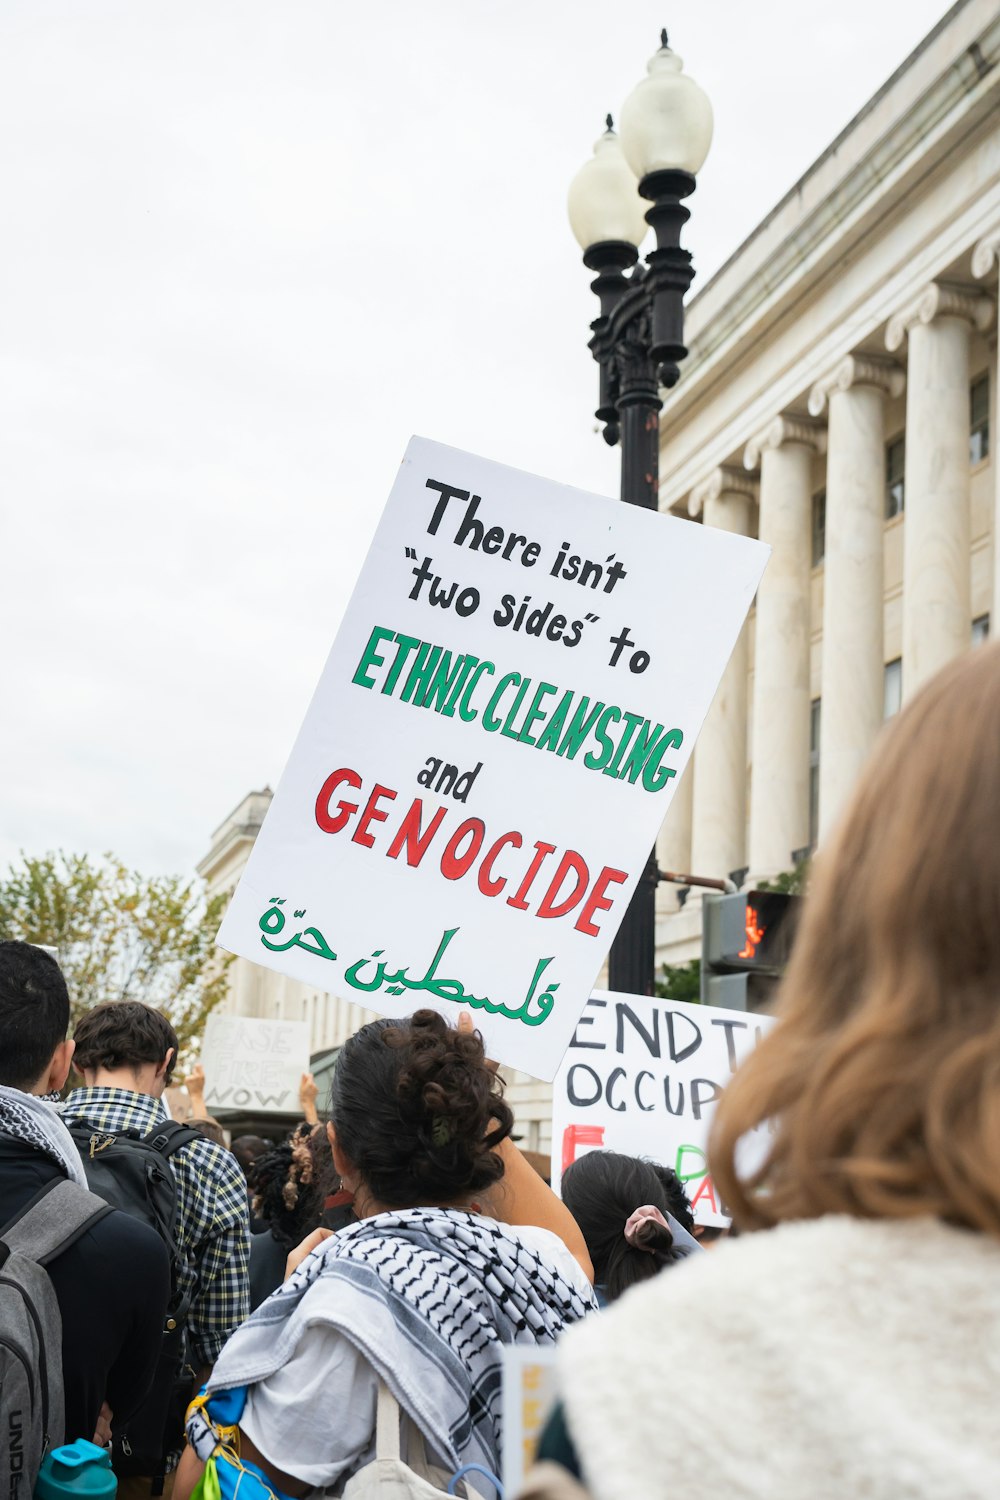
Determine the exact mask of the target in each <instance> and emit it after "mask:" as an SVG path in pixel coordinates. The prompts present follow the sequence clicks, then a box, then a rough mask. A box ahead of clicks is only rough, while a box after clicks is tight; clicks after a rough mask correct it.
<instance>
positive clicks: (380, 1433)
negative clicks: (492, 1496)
mask: <svg viewBox="0 0 1000 1500" xmlns="http://www.w3.org/2000/svg"><path fill="white" fill-rule="evenodd" d="M401 1421H402V1422H405V1423H406V1424H407V1439H406V1449H407V1453H408V1455H409V1457H410V1459H411V1460H412V1462H411V1463H404V1462H403V1459H402V1457H401V1455H400V1446H399V1431H400V1423H401ZM451 1477H452V1476H451V1475H450V1474H449V1473H448V1472H447V1471H446V1470H444V1469H439V1468H437V1467H436V1466H435V1465H433V1464H431V1463H430V1462H429V1460H428V1458H427V1448H426V1445H425V1443H424V1437H423V1433H422V1432H421V1431H420V1429H419V1428H418V1427H417V1425H416V1423H415V1422H413V1421H412V1420H411V1418H410V1417H409V1416H407V1414H406V1413H405V1412H404V1411H403V1410H402V1408H401V1407H400V1405H399V1402H398V1401H397V1400H396V1398H395V1396H394V1395H393V1394H392V1392H391V1391H390V1389H389V1387H388V1386H387V1385H386V1383H385V1381H384V1380H380V1381H379V1387H378V1409H377V1415H376V1418H375V1458H374V1461H373V1462H372V1463H370V1464H366V1465H365V1467H364V1468H363V1469H359V1470H358V1472H357V1473H356V1474H353V1475H352V1476H351V1478H350V1479H349V1480H348V1481H347V1483H346V1485H345V1486H344V1500H446V1497H447V1495H448V1485H449V1482H450V1480H451ZM460 1490H461V1491H462V1492H463V1493H464V1494H465V1495H466V1496H467V1497H468V1500H488V1497H484V1496H482V1495H480V1494H479V1493H478V1491H476V1490H475V1489H473V1487H472V1485H470V1484H469V1482H468V1480H466V1479H463V1480H462V1481H461V1484H460Z"/></svg>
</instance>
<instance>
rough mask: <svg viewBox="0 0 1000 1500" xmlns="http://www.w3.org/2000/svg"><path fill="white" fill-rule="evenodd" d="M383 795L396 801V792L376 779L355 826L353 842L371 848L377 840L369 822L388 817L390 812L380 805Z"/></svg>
mask: <svg viewBox="0 0 1000 1500" xmlns="http://www.w3.org/2000/svg"><path fill="white" fill-rule="evenodd" d="M383 797H388V799H389V801H390V802H395V800H396V793H395V792H392V791H390V790H389V788H388V787H387V786H380V785H379V783H378V782H377V781H376V783H375V786H374V789H373V791H372V794H371V796H370V797H369V798H368V801H367V803H366V804H365V810H364V812H363V813H362V814H361V817H360V819H359V820H358V826H357V828H355V830H354V833H353V835H352V838H351V842H352V843H354V844H363V845H364V847H365V848H366V849H370V848H371V847H372V845H373V844H374V842H375V840H374V839H373V838H372V836H371V834H370V833H369V832H368V825H369V823H384V822H385V820H386V818H387V817H388V816H389V814H388V813H387V812H384V811H383V810H382V808H381V807H379V805H378V804H379V802H380V801H381V800H382V798H383Z"/></svg>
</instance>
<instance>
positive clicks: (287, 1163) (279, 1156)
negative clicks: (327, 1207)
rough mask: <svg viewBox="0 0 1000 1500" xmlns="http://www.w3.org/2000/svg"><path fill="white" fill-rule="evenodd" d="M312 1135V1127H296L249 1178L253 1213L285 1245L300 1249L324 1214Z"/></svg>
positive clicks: (263, 1155)
mask: <svg viewBox="0 0 1000 1500" xmlns="http://www.w3.org/2000/svg"><path fill="white" fill-rule="evenodd" d="M317 1128H319V1129H322V1127H317ZM312 1134H313V1126H311V1125H307V1124H302V1125H297V1126H296V1128H295V1129H294V1130H293V1131H292V1133H291V1135H290V1136H289V1137H288V1139H287V1140H285V1141H281V1142H280V1143H279V1144H278V1145H277V1146H271V1147H270V1149H269V1150H267V1151H264V1152H262V1153H261V1154H260V1155H259V1156H258V1157H257V1158H256V1159H255V1160H254V1162H253V1164H252V1166H251V1168H250V1172H249V1175H248V1179H247V1180H248V1182H249V1185H250V1191H251V1193H252V1195H253V1211H254V1213H255V1214H256V1215H257V1217H258V1218H259V1219H262V1220H263V1221H264V1223H265V1224H266V1225H267V1227H268V1229H270V1231H271V1233H272V1234H273V1235H274V1237H275V1239H276V1240H278V1241H279V1242H280V1243H281V1244H282V1245H297V1244H298V1243H299V1241H300V1240H302V1239H304V1238H305V1236H306V1235H307V1234H309V1233H310V1232H311V1231H312V1230H313V1229H315V1228H316V1226H317V1225H318V1224H319V1221H320V1215H321V1214H322V1212H323V1193H322V1190H321V1187H320V1184H319V1182H318V1180H317V1171H316V1159H315V1156H314V1154H313V1151H312Z"/></svg>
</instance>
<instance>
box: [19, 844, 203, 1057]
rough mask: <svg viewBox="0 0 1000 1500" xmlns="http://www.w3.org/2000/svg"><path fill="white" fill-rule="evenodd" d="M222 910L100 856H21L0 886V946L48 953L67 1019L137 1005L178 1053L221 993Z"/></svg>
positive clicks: (191, 885) (169, 879) (185, 889)
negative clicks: (9, 941)
mask: <svg viewBox="0 0 1000 1500" xmlns="http://www.w3.org/2000/svg"><path fill="white" fill-rule="evenodd" d="M225 904H226V898H225V896H224V895H219V896H215V897H213V898H212V900H211V901H207V902H206V901H205V900H204V898H203V896H202V894H201V891H200V889H199V888H198V887H197V886H196V884H195V882H194V881H187V882H185V881H183V880H182V878H181V877H180V876H179V875H161V876H154V877H148V878H147V877H146V876H143V875H140V874H139V873H138V872H137V871H135V870H129V869H127V868H126V866H125V865H123V864H122V863H121V861H120V860H117V859H115V858H114V857H113V856H112V855H110V854H108V855H105V856H104V858H103V859H102V860H96V861H95V860H91V859H90V858H88V856H87V855H85V854H84V855H77V854H64V853H61V852H60V853H58V854H45V855H42V856H41V857H40V858H30V857H29V856H27V855H22V856H21V862H20V864H17V865H12V866H11V867H10V870H9V871H8V874H7V877H6V879H0V938H20V939H21V940H22V941H24V942H28V943H44V944H45V945H46V946H48V947H51V948H55V949H56V950H57V951H58V956H59V963H60V966H61V968H62V971H63V973H64V974H65V976H66V982H67V984H68V986H69V992H70V1000H71V1002H72V1006H73V1018H74V1020H76V1018H77V1017H78V1016H80V1015H81V1014H82V1013H83V1012H84V1011H85V1010H89V1008H90V1007H91V1006H92V1005H97V1004H98V1003H99V1002H100V1001H102V1000H142V1001H144V1002H145V1003H146V1004H147V1005H155V1006H157V1007H158V1008H159V1009H160V1010H162V1011H163V1012H164V1014H165V1015H167V1016H169V1018H170V1021H171V1024H172V1025H173V1027H174V1029H175V1030H176V1032H177V1035H178V1037H179V1039H180V1043H181V1052H182V1054H183V1053H184V1051H185V1049H186V1048H188V1046H189V1045H190V1044H191V1043H192V1042H193V1041H195V1040H196V1039H197V1038H198V1037H200V1035H201V1032H202V1030H203V1029H204V1025H205V1020H206V1018H207V1017H208V1014H209V1012H210V1011H211V1010H213V1009H214V1007H215V1006H216V1005H218V1003H219V1001H220V1000H222V998H223V997H224V995H225V993H226V983H227V981H226V970H227V969H228V967H229V964H230V963H231V962H232V955H231V954H224V953H222V952H221V951H220V950H219V949H217V948H216V947H215V935H216V933H217V932H218V930H219V923H220V922H221V920H222V913H223V909H224V907H225Z"/></svg>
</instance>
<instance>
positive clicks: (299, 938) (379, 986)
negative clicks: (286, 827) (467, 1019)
mask: <svg viewBox="0 0 1000 1500" xmlns="http://www.w3.org/2000/svg"><path fill="white" fill-rule="evenodd" d="M285 905H286V900H285V897H284V896H272V897H271V899H270V901H269V902H268V905H267V909H266V910H265V911H264V912H262V914H261V917H260V921H259V923H258V926H259V927H260V932H261V938H260V940H261V942H262V943H263V945H264V947H265V948H268V949H269V950H270V951H271V952H272V953H284V952H286V951H287V950H288V949H289V948H301V949H303V950H304V952H306V953H310V954H312V956H313V957H314V958H325V959H329V960H331V961H335V960H336V958H337V954H336V953H335V951H334V950H333V948H332V947H331V946H330V944H329V943H328V942H327V940H326V938H325V937H324V936H323V934H322V933H321V932H320V930H319V928H318V927H303V928H300V929H299V931H297V932H294V933H293V934H292V936H291V937H290V938H287V939H286V940H285V941H283V942H276V941H275V939H276V938H279V937H283V936H284V931H285V920H286V919H285V913H284V911H282V907H283V906H285ZM292 915H293V916H294V917H295V918H296V920H301V919H302V918H303V917H304V916H305V915H306V912H305V909H304V908H302V909H299V910H297V911H293V913H292ZM460 931H461V928H459V927H449V928H447V929H446V931H445V932H443V933H442V934H441V940H440V942H439V943H438V945H437V951H436V952H435V954H434V957H433V958H432V959H431V961H430V964H429V966H428V968H427V971H426V973H424V974H423V975H422V976H421V977H420V978H419V979H414V978H412V977H411V975H410V972H409V969H408V968H405V967H404V968H402V969H397V970H396V971H395V973H393V972H391V971H390V968H389V965H388V964H387V963H386V962H385V960H384V958H383V954H384V953H385V949H384V948H376V949H374V950H373V952H372V953H371V955H370V956H369V957H368V958H359V959H358V960H357V961H356V962H355V963H352V964H350V965H349V966H348V967H347V969H346V970H345V971H344V978H345V980H346V982H347V983H348V984H349V985H350V986H351V988H352V989H355V990H360V991H361V992H362V993H363V994H365V995H374V994H375V993H376V992H378V991H383V992H384V993H385V994H387V995H392V996H393V997H398V996H399V995H404V994H408V993H409V994H413V993H419V992H421V991H422V992H424V993H426V994H429V995H432V996H433V997H434V999H436V1000H447V1001H449V1002H450V1003H451V1004H453V1005H468V1006H469V1007H470V1009H472V1010H485V1011H486V1012H487V1014H488V1015H493V1016H504V1017H506V1019H507V1020H508V1021H523V1022H524V1024H525V1026H541V1025H542V1023H543V1022H544V1021H545V1020H547V1019H548V1017H549V1016H550V1015H551V1013H552V1007H553V1005H554V1004H555V998H556V991H557V990H558V988H559V984H558V981H556V980H552V981H550V982H549V983H548V984H547V985H546V986H545V988H544V990H542V992H541V994H539V993H538V989H539V985H540V984H541V983H542V979H543V978H544V976H545V971H546V969H547V968H548V967H549V965H550V964H551V963H553V962H554V959H553V958H552V957H550V958H540V959H539V960H538V962H537V963H536V964H535V970H534V973H533V974H532V976H531V981H530V983H529V984H528V988H527V992H526V994H525V997H524V999H523V1000H522V1001H521V1003H520V1004H519V1005H516V1006H513V1005H508V1004H507V1002H506V1001H503V1000H491V999H489V998H488V997H487V996H485V995H473V994H471V993H470V992H468V991H466V989H465V987H464V985H463V984H462V983H461V981H460V980H458V979H439V978H438V977H437V971H438V969H439V968H440V966H441V963H442V961H443V959H444V956H445V954H446V953H447V951H448V948H449V946H450V945H451V943H452V941H453V939H454V938H456V937H457V936H458V934H459V932H460ZM371 966H373V967H374V976H370V975H369V976H366V977H364V978H362V970H364V969H368V968H369V967H371ZM532 1006H534V1007H535V1009H532Z"/></svg>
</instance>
